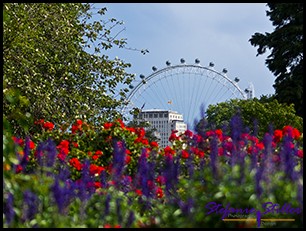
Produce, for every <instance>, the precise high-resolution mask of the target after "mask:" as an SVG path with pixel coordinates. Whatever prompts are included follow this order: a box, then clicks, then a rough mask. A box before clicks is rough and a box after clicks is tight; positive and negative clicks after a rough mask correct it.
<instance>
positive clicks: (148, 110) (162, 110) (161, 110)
mask: <svg viewBox="0 0 306 231" xmlns="http://www.w3.org/2000/svg"><path fill="white" fill-rule="evenodd" d="M141 112H173V113H178V112H177V111H172V110H166V109H158V108H154V109H145V110H141Z"/></svg>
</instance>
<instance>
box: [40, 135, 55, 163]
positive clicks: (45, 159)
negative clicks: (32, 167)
mask: <svg viewBox="0 0 306 231" xmlns="http://www.w3.org/2000/svg"><path fill="white" fill-rule="evenodd" d="M43 153H46V154H47V155H46V156H43ZM56 154H57V150H56V144H55V143H54V141H53V140H51V138H48V140H47V141H45V142H41V143H40V144H39V145H38V147H37V162H38V164H39V165H40V166H44V165H45V166H47V167H52V166H53V165H54V163H55V158H56Z"/></svg>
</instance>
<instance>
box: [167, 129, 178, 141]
mask: <svg viewBox="0 0 306 231" xmlns="http://www.w3.org/2000/svg"><path fill="white" fill-rule="evenodd" d="M179 138H180V137H178V136H177V135H176V134H175V132H173V131H172V133H171V135H170V137H169V141H170V142H172V141H174V140H178V139H179Z"/></svg>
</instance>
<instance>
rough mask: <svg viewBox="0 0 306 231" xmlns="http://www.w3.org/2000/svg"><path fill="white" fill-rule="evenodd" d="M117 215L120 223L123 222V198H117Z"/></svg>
mask: <svg viewBox="0 0 306 231" xmlns="http://www.w3.org/2000/svg"><path fill="white" fill-rule="evenodd" d="M116 216H117V218H118V223H119V224H121V223H122V213H121V199H120V198H117V199H116Z"/></svg>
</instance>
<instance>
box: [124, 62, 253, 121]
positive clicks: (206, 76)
mask: <svg viewBox="0 0 306 231" xmlns="http://www.w3.org/2000/svg"><path fill="white" fill-rule="evenodd" d="M152 71H153V72H152V73H151V74H149V75H147V76H145V75H143V74H141V75H140V76H139V78H138V79H136V81H135V82H134V83H133V84H131V85H130V86H129V88H130V89H131V91H130V93H129V94H128V96H127V98H126V102H125V104H124V106H123V107H122V114H123V116H124V118H126V119H127V120H132V117H133V116H132V114H133V111H134V112H135V110H138V111H141V110H149V109H162V110H172V111H176V112H178V113H180V114H182V115H183V118H184V121H185V123H187V124H188V125H189V126H191V125H192V124H193V122H194V119H196V118H197V116H198V115H199V113H200V108H201V107H202V106H203V105H204V106H205V107H207V106H208V105H210V104H217V103H220V102H225V101H227V100H229V99H233V98H237V99H248V98H253V97H254V87H253V85H252V84H251V83H250V84H249V86H248V88H246V89H245V90H244V91H243V90H241V89H240V87H239V86H238V82H239V79H238V78H237V77H235V78H234V79H233V80H232V79H230V78H229V77H228V76H227V69H226V68H223V70H222V71H221V72H219V71H217V70H215V68H214V63H212V62H210V63H209V64H208V65H207V66H202V65H201V64H200V60H199V59H195V62H194V63H193V64H187V63H186V61H185V59H183V58H181V59H180V63H179V64H175V65H172V64H171V62H170V61H167V62H166V67H164V68H161V69H158V68H157V67H155V66H153V67H152Z"/></svg>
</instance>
